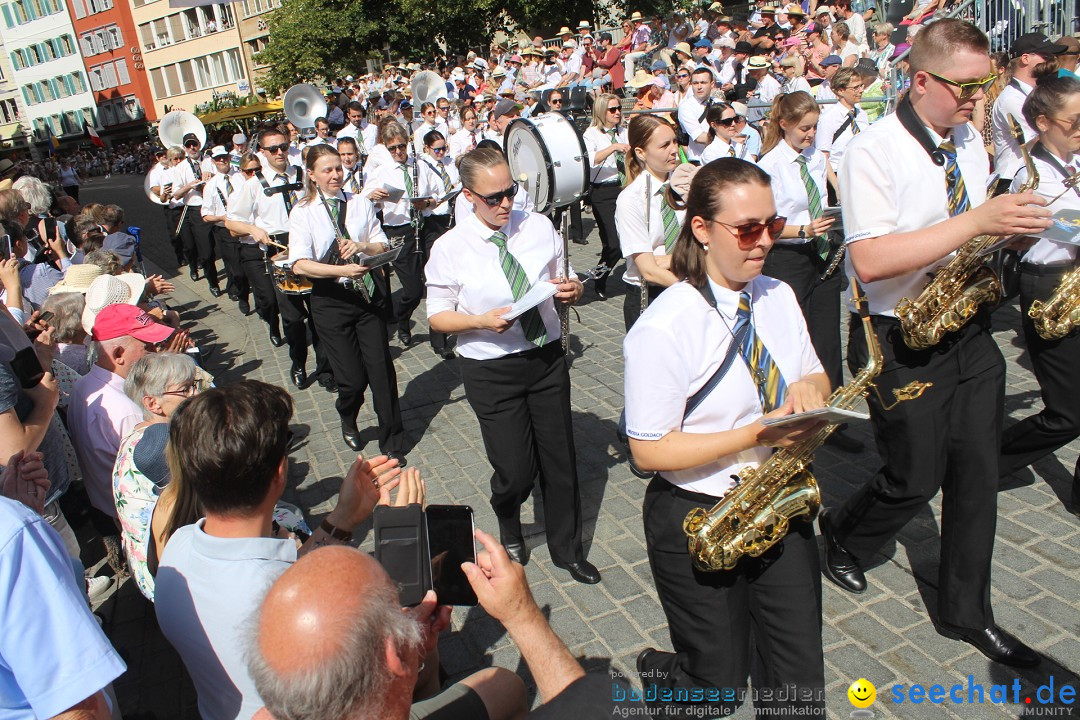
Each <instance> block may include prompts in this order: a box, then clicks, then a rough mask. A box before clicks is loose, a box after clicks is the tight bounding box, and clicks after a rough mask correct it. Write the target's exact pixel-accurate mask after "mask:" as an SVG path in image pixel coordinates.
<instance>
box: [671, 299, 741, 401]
mask: <svg viewBox="0 0 1080 720" xmlns="http://www.w3.org/2000/svg"><path fill="white" fill-rule="evenodd" d="M695 289H696V290H697V291H698V292H699V293H701V297H703V298H704V299H705V302H707V303H708V304H709V307H711V308H712V309H713V310H716V312H717V313H719V312H720V311H719V310H717V308H716V296H715V295H713V291H712V286H711V285H709V281H708V280H706V281H705V284H704V285H702V286H701V287H699V288H695ZM748 332H750V323H746V324H745V325H743V326H742V327H741V328H739V332H737V333H735V334H734V335H733V336H732V338H731V344H730V345H728V349H727V354H725V355H724V360H723V362H721V363H720V367H718V368H717V369H716V372H714V373H713V374H712V377H710V378H709V379H708V381H707V382H706V383H705V384H704V385H702V386H701V389H700V390H698V391H697V392H696V393H694V394H693V395H691V396H690V397H689V398H688V399H687V401H686V409H685V410H684V411H683V419H684V420H685V419H686V418H688V417H690V413H692V412H694V410H696V409H697V407H698V405H700V404H701V403H702V402H703V401H704V400H705V398H707V397H708V396H709V393H711V392H712V391H713V390H715V389H716V386H717V385H719V384H720V381H721V380H723V379H724V376H725V375H727V372H728V370H730V369H731V363H732V362H734V361H735V356H736V355H738V354H739V348H740V347H742V344H743V341H745V340H746V334H747V333H748Z"/></svg>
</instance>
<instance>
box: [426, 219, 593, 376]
mask: <svg viewBox="0 0 1080 720" xmlns="http://www.w3.org/2000/svg"><path fill="white" fill-rule="evenodd" d="M495 232H496V231H495V230H492V229H491V228H489V227H488V226H487V225H485V224H484V223H483V221H481V220H480V219H479V218H477V217H476V216H475V215H465V216H460V215H459V216H458V223H457V225H455V226H454V227H452V228H451V229H450V230H448V231H447V232H446V234H444V235H443V236H442V237H441V238H439V242H437V243H435V245H433V246H432V249H431V259H430V260H428V263H427V265H426V266H425V268H424V273H425V275H426V276H427V315H428V317H429V318H430V317H432V316H433V315H436V314H438V313H441V312H444V311H446V310H456V311H458V312H462V313H467V314H469V315H482V314H483V313H486V312H488V311H490V310H494V309H496V308H502V307H509V306H510V305H512V304H513V303H514V294H513V292H512V291H511V289H510V282H509V281H508V280H507V279H506V274H505V273H504V272H503V270H502V265H501V264H500V262H499V248H498V247H496V246H495V244H494V243H492V242H491V236H492V235H494V234H495ZM500 232H502V233H503V234H504V235H506V237H507V241H506V248H507V250H509V252H510V254H512V255H513V256H514V258H516V259H517V261H518V263H519V264H520V265H521V267H522V269H524V271H525V275H526V276H527V277H528V280H529V283H530V285H535V284H536V283H540V282H548V281H550V280H553V279H557V278H559V277H562V264H563V244H562V239H561V238H560V237H559V233H557V232H556V231H555V226H554V225H552V224H551V221H550V220H548V219H547V218H546V217H544V216H543V215H539V214H537V213H523V212H518V211H516V210H515V211H513V212H511V213H510V221H509V222H508V223H507V224H506V225H505V226H503V227H502V228H501V229H500ZM570 277H574V269H573V268H572V267H571V268H570ZM537 309H538V310H539V311H540V317H541V318H542V319H543V321H544V328H545V330H546V331H547V342H549V343H551V342H558V341H559V339H560V338H561V337H562V330H561V325H560V323H559V315H558V313H557V312H556V311H555V299H554V298H548V299H547V300H545V301H544V302H542V303H541V304H540V305H538V306H537ZM519 320H520V318H519ZM457 349H458V352H459V353H461V355H462V357H467V358H471V359H473V360H490V359H494V358H500V357H503V356H505V355H510V354H513V353H519V352H525V351H528V350H535V349H536V345H534V344H533V343H532V342H531V341H529V340H527V339H526V338H525V331H524V330H522V328H521V323H520V322H515V323H514V324H513V325H512V326H511V327H510V328H509V329H508V330H506V331H505V332H502V333H497V332H494V331H492V330H470V331H469V332H464V333H461V334H460V335H458V343H457Z"/></svg>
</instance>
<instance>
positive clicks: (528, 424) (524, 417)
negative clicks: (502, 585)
mask: <svg viewBox="0 0 1080 720" xmlns="http://www.w3.org/2000/svg"><path fill="white" fill-rule="evenodd" d="M461 362H462V366H461V374H462V377H463V379H464V381H465V397H466V398H467V399H468V401H469V405H471V406H472V409H473V412H475V413H476V419H477V420H478V421H479V422H480V434H481V435H482V436H483V438H484V448H485V449H486V450H487V456H488V462H490V463H491V467H492V469H493V470H494V471H495V472H494V474H493V475H492V476H491V507H492V509H493V510H494V511H495V514H496V515H497V516H499V517H500V518H504V519H517V518H519V517H520V514H521V505H522V504H523V503H524V502H525V501H526V500H527V499H528V498H529V494H530V493H531V492H532V489H533V480H534V479H535V478H536V476H537V473H539V474H540V491H541V492H542V493H543V501H544V521H545V529H546V530H547V542H548V548H549V550H550V551H551V558H552V560H554V561H556V562H562V563H569V562H579V561H581V560H584V559H585V555H584V551H583V549H582V547H581V495H580V493H579V490H578V477H577V454H576V452H575V450H574V428H573V425H572V420H571V413H570V371H569V369H568V368H567V365H566V356H565V355H564V354H563V351H562V345H561V344H560V343H559V342H557V341H556V342H549V343H548V344H547V345H545V346H544V347H542V348H537V349H536V350H530V351H527V352H523V353H516V354H514V355H507V356H505V357H501V358H496V359H492V360H471V359H468V358H463V359H462V361H461Z"/></svg>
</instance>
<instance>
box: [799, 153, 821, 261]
mask: <svg viewBox="0 0 1080 720" xmlns="http://www.w3.org/2000/svg"><path fill="white" fill-rule="evenodd" d="M795 162H797V163H799V176H800V177H802V181H803V185H804V186H805V187H806V200H807V204H808V205H809V207H810V220H811V221H814V220H817V219H818V218H819V217H821V191H820V190H818V186H817V183H816V182H814V178H813V177H811V175H810V168H808V167H807V166H806V156H805V155H803V154H802V153H799V157H797V158H795ZM811 241H812V242H813V243H814V250H815V251H816V252H817V254H818V255H820V256H821V259H822V260H824V259H825V258H827V257H829V239H828V238H827V237H825V236H824V235H816V236H814V237H813V238H812V240H811Z"/></svg>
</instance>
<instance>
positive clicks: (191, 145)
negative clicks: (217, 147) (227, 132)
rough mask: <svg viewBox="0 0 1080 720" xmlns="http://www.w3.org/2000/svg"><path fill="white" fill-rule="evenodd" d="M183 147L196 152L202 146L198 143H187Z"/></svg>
mask: <svg viewBox="0 0 1080 720" xmlns="http://www.w3.org/2000/svg"><path fill="white" fill-rule="evenodd" d="M184 147H186V148H188V149H191V150H198V149H199V148H200V147H202V146H201V145H199V143H187V144H185V145H184Z"/></svg>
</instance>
